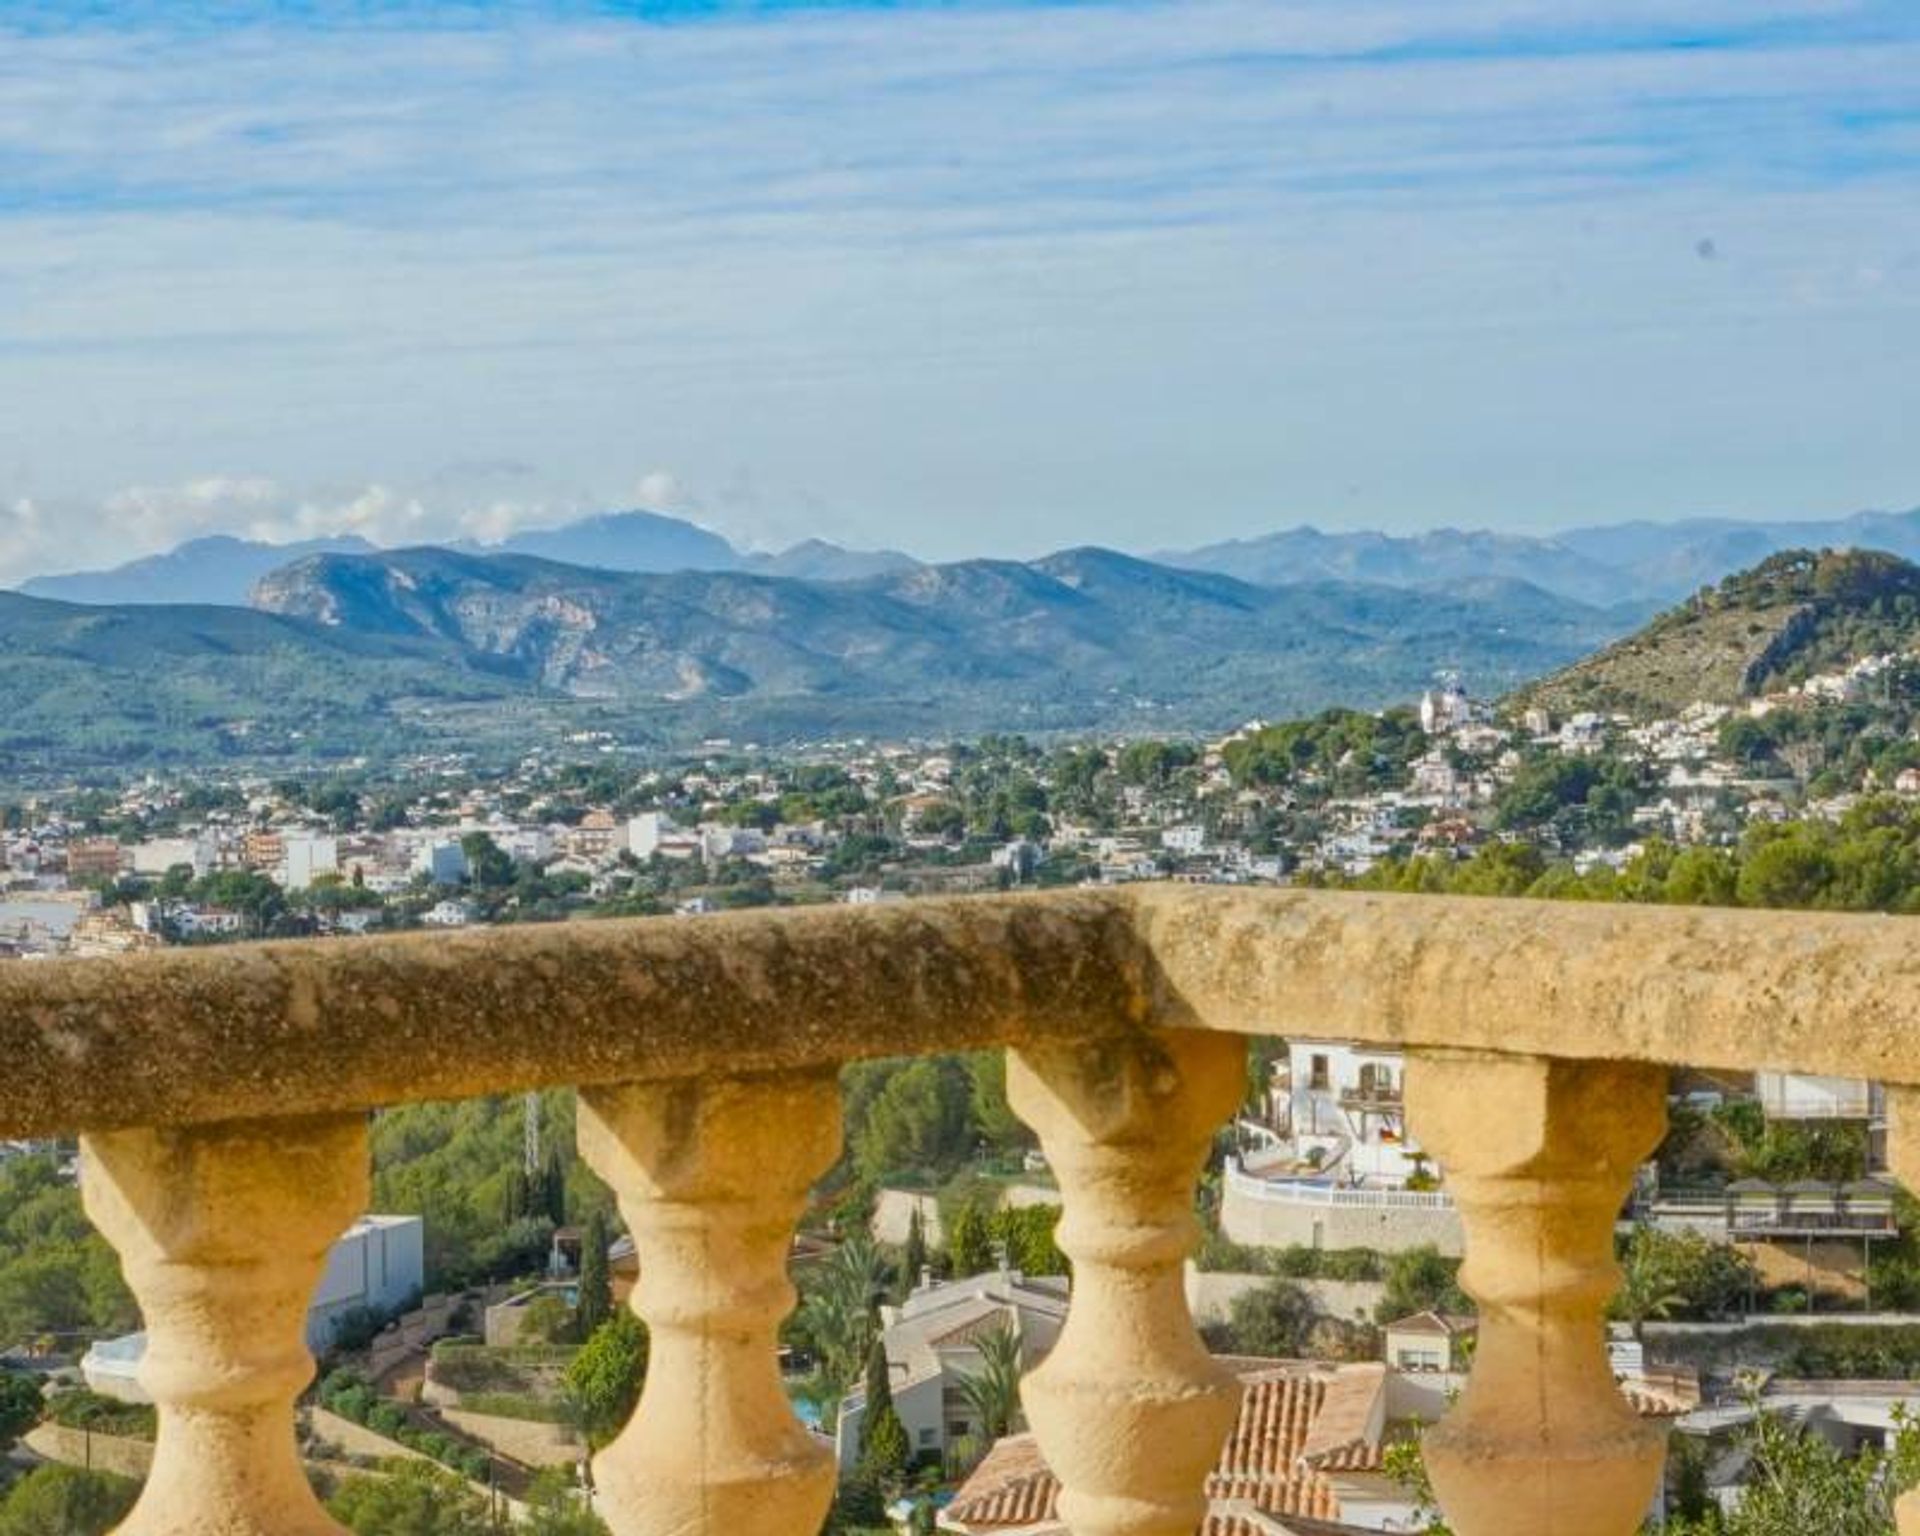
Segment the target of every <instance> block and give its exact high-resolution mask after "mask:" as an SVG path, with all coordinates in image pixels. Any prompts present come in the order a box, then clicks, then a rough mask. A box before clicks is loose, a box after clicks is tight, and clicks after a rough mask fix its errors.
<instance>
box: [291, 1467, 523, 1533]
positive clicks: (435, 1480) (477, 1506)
mask: <svg viewBox="0 0 1920 1536" xmlns="http://www.w3.org/2000/svg"><path fill="white" fill-rule="evenodd" d="M327 1508H328V1510H329V1511H330V1512H331V1513H332V1514H333V1516H334V1518H335V1519H336V1520H338V1521H340V1523H341V1524H342V1525H344V1526H346V1527H347V1529H348V1530H350V1531H352V1532H353V1533H354V1536H494V1525H493V1519H492V1517H491V1516H490V1515H489V1514H488V1512H487V1500H486V1496H485V1495H484V1494H482V1493H480V1492H478V1491H476V1490H475V1489H474V1488H473V1487H472V1486H471V1485H469V1484H468V1483H467V1481H466V1480H465V1479H464V1478H462V1477H460V1476H458V1475H457V1474H455V1473H452V1472H449V1471H447V1470H446V1469H445V1468H444V1467H437V1466H434V1465H433V1464H432V1463H430V1462H424V1461H401V1462H395V1463H394V1464H393V1465H392V1467H391V1468H390V1469H388V1470H386V1471H383V1472H382V1473H381V1474H380V1475H379V1476H377V1477H354V1478H349V1479H348V1480H347V1481H346V1482H345V1483H343V1484H341V1486H340V1490H339V1492H337V1493H336V1494H334V1496H333V1498H332V1499H331V1500H329V1501H328V1504H327Z"/></svg>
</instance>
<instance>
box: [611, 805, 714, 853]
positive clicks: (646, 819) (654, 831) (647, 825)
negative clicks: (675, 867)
mask: <svg viewBox="0 0 1920 1536" xmlns="http://www.w3.org/2000/svg"><path fill="white" fill-rule="evenodd" d="M627 851H628V852H629V853H631V854H632V855H633V856H634V857H635V858H636V859H639V860H640V861H641V862H642V863H645V862H646V861H647V860H648V859H650V858H652V857H653V856H654V855H655V854H658V855H659V856H660V857H661V858H663V859H691V858H693V857H695V856H696V855H697V854H698V853H699V852H700V839H699V837H698V836H697V835H696V834H694V833H693V832H690V831H688V830H687V829H686V828H685V827H682V826H681V825H680V824H679V823H678V822H676V821H675V820H674V819H673V818H672V817H671V816H669V815H668V814H667V813H666V812H665V811H642V812H641V813H640V814H639V815H638V816H636V817H634V818H633V819H632V820H631V821H629V822H628V823H627Z"/></svg>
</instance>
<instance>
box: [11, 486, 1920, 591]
mask: <svg viewBox="0 0 1920 1536" xmlns="http://www.w3.org/2000/svg"><path fill="white" fill-rule="evenodd" d="M447 547H448V548H451V549H454V550H457V551H459V552H461V553H466V554H476V555H532V556H536V557H538V558H541V559H546V560H556V561H560V562H562V563H564V564H568V565H579V566H592V567H595V568H598V569H603V570H611V571H628V572H654V573H666V572H672V571H739V572H747V573H752V574H756V575H762V576H791V577H797V578H800V579H803V580H808V581H859V580H864V579H866V578H869V577H874V576H885V575H895V574H899V573H901V572H903V571H908V570H912V569H915V568H916V567H918V566H919V565H920V564H921V562H920V561H917V560H915V559H914V558H913V557H912V556H911V555H907V554H903V553H902V552H900V551H899V550H890V549H882V550H856V549H847V548H844V547H843V546H841V545H838V544H832V543H828V542H827V541H825V540H822V539H809V540H806V541H804V542H802V543H799V544H796V545H794V546H793V547H791V548H790V549H786V550H783V551H781V552H779V553H777V554H769V553H762V552H753V551H745V550H741V549H739V548H737V547H736V546H735V545H734V544H732V543H731V542H730V541H729V540H727V539H726V538H724V537H723V536H721V535H720V534H718V533H715V532H713V531H712V530H711V529H707V528H702V527H700V526H699V525H697V524H695V523H692V522H689V521H687V520H686V519H684V518H678V517H671V516H668V515H666V514H664V513H658V512H649V511H645V510H641V509H634V510H630V511H623V512H607V513H601V514H598V515H596V516H592V517H587V518H582V519H579V520H577V521H575V522H570V523H566V524H563V525H562V526H560V527H557V528H544V529H530V530H526V531H523V532H521V533H517V534H514V535H512V536H511V537H509V538H507V539H505V540H503V541H501V542H500V543H497V544H488V545H483V544H476V543H472V542H469V541H461V542H457V543H454V544H451V545H448V546H447ZM1822 548H1828V549H1880V550H1885V551H1887V552H1889V553H1891V554H1896V555H1900V556H1902V557H1903V558H1907V559H1920V508H1916V509H1915V510H1913V511H1909V512H1861V513H1856V514H1854V515H1853V516H1851V517H1843V518H1833V519H1828V520H1824V521H1822V520H1802V521H1798V522H1789V523H1767V522H1755V521H1741V520H1737V519H1715V518H1694V519H1689V520H1683V521H1679V522H1669V523H1661V522H1626V523H1612V524H1602V525H1598V526H1594V527H1588V528H1574V529H1571V530H1569V531H1567V532H1565V533H1560V534H1556V535H1553V536H1551V537H1538V536H1533V535H1528V534H1515V533H1493V532H1489V531H1486V530H1478V531H1476V530H1461V529H1454V528H1442V529H1436V530H1433V531H1431V532H1428V533H1421V534H1411V535H1397V534H1387V533H1377V532H1369V531H1364V530H1362V531H1356V532H1334V533H1329V532H1324V531H1322V530H1320V529H1317V528H1312V527H1297V528H1289V529H1283V530H1280V531H1279V532H1275V533H1270V534H1265V535H1262V536H1260V537H1258V538H1249V539H1232V540H1227V541H1225V542H1221V543H1214V544H1206V545H1201V546H1198V547H1196V548H1190V549H1168V550H1162V551H1159V552H1157V553H1155V554H1152V555H1150V556H1148V557H1147V558H1149V559H1151V560H1154V561H1155V562H1157V563H1159V564H1162V565H1171V566H1178V567H1181V568H1182V569H1186V570H1196V571H1206V572H1210V573H1212V574H1214V575H1219V576H1231V577H1233V578H1235V579H1237V580H1239V581H1244V582H1249V583H1251V584H1253V585H1255V586H1275V587H1277V586H1294V585H1299V584H1301V583H1310V582H1320V581H1349V582H1365V583H1370V584H1376V585H1383V586H1393V587H1413V588H1422V589H1426V588H1450V587H1455V586H1457V585H1458V584H1459V583H1461V582H1467V581H1474V580H1480V579H1484V578H1489V577H1493V578H1503V579H1506V580H1511V581H1517V582H1524V583H1526V584H1527V585H1529V586H1532V587H1538V588H1540V589H1542V590H1544V591H1547V592H1551V593H1554V594H1556V595H1557V596H1560V597H1564V598H1568V599H1570V600H1572V601H1573V602H1576V603H1583V604H1587V605H1589V606H1592V607H1599V608H1619V609H1620V610H1621V611H1622V612H1623V613H1630V614H1632V613H1637V614H1638V615H1639V616H1645V615H1647V614H1650V613H1652V612H1654V611H1656V610H1657V609H1659V608H1661V607H1664V606H1666V605H1667V604H1670V603H1673V602H1677V601H1679V600H1680V599H1681V598H1684V597H1686V596H1688V595H1689V594H1690V593H1693V592H1696V591H1699V590H1701V589H1702V588H1704V587H1708V586H1711V585H1712V584H1713V583H1715V582H1717V581H1719V580H1720V579H1721V578H1722V577H1724V576H1727V575H1730V574H1731V573H1733V572H1735V571H1738V570H1742V569H1745V568H1746V567H1749V566H1752V565H1755V564H1757V563H1758V562H1760V561H1762V560H1764V559H1766V557H1767V556H1769V555H1772V554H1777V553H1779V552H1781V551H1783V550H1789V549H1822ZM372 552H373V546H372V545H371V544H369V543H367V542H366V541H365V540H364V539H360V538H357V537H354V536H352V535H347V536H343V537H340V538H332V539H316V540H312V541H309V542H307V543H303V544H284V545H275V544H269V543H261V542H257V541H249V540H244V539H236V538H231V537H228V536H225V535H219V536H215V537H211V538H201V539H194V540H191V541H189V542H188V543H185V544H182V545H180V546H179V547H178V548H176V549H173V550H170V551H168V552H167V553H165V554H160V555H152V556H148V557H146V558H144V559H140V560H135V561H132V562H129V563H128V564H126V565H121V566H116V567H113V568H111V569H107V570H98V571H82V572H75V573H72V574H68V575H54V576H39V577H35V578H33V579H32V580H30V581H28V582H26V583H24V584H23V585H22V587H21V591H23V592H25V593H26V594H28V595H29V596H32V597H49V598H55V599H58V600H60V601H63V602H76V603H224V604H233V605H239V604H243V603H245V602H246V601H247V599H248V595H249V594H250V593H251V591H252V589H253V586H254V584H255V583H256V582H258V581H259V580H260V579H261V578H262V577H263V576H265V575H267V574H268V573H269V572H270V571H273V570H276V569H278V568H279V567H281V566H284V565H287V564H290V563H291V562H293V561H295V560H298V559H300V558H302V557H303V556H305V555H309V554H322V553H358V554H367V553H372Z"/></svg>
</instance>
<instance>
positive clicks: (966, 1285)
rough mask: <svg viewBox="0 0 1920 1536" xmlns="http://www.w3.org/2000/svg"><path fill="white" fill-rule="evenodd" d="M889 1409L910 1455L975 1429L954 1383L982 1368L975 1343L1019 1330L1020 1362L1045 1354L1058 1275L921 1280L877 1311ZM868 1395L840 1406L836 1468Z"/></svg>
mask: <svg viewBox="0 0 1920 1536" xmlns="http://www.w3.org/2000/svg"><path fill="white" fill-rule="evenodd" d="M880 1319H881V1324H882V1332H881V1338H882V1339H883V1340H884V1341H885V1343H886V1350H887V1368H888V1371H889V1372H890V1374H891V1378H892V1379H891V1381H890V1383H889V1385H890V1386H891V1388H892V1391H893V1408H894V1412H895V1413H897V1414H899V1415H900V1422H901V1424H902V1425H903V1426H905V1428H906V1431H907V1444H908V1445H910V1446H911V1447H912V1448H913V1451H914V1453H915V1454H916V1455H921V1454H926V1455H938V1456H941V1457H944V1456H945V1455H946V1453H947V1450H948V1448H949V1447H950V1446H952V1445H953V1444H955V1443H956V1442H957V1441H959V1440H962V1439H966V1438H968V1437H970V1436H972V1435H973V1434H975V1433H976V1431H977V1428H978V1426H976V1425H975V1424H974V1423H973V1422H972V1420H971V1418H970V1416H969V1415H970V1413H971V1410H970V1409H969V1408H968V1407H967V1404H966V1399H965V1398H964V1397H963V1396H961V1394H960V1391H959V1387H960V1383H961V1381H962V1379H963V1378H965V1377H967V1376H970V1375H973V1374H975V1373H977V1372H978V1371H979V1370H980V1369H981V1365H982V1357H981V1354H980V1341H981V1339H982V1338H984V1337H985V1336H987V1335H988V1334H989V1333H991V1332H993V1331H995V1330H999V1329H1008V1328H1012V1329H1017V1330H1018V1332H1019V1335H1020V1343H1021V1353H1022V1355H1023V1357H1024V1365H1025V1366H1026V1367H1028V1368H1031V1367H1032V1366H1033V1365H1035V1364H1037V1363H1038V1362H1039V1361H1040V1360H1041V1359H1043V1358H1044V1357H1045V1356H1046V1354H1047V1352H1048V1351H1049V1350H1051V1349H1052V1348H1053V1345H1054V1341H1055V1340H1056V1339H1058V1338H1059V1337H1060V1330H1061V1328H1062V1327H1064V1326H1065V1325H1066V1321H1067V1281H1066V1278H1065V1277H1064V1276H1052V1275H1048V1276H1038V1277H1035V1278H1034V1279H1031V1280H1029V1279H1027V1278H1025V1277H1024V1276H1022V1275H1021V1274H1020V1273H1019V1272H1018V1271H1013V1272H998V1273H990V1274H984V1275H974V1276H972V1277H971V1278H970V1279H966V1280H954V1281H950V1282H941V1281H934V1282H932V1283H930V1284H924V1285H922V1286H920V1288H919V1289H917V1290H916V1291H914V1293H913V1294H912V1295H911V1296H909V1297H908V1298H907V1299H906V1301H905V1302H904V1303H902V1304H901V1305H900V1306H898V1307H882V1308H881V1309H880ZM866 1407H867V1400H866V1393H865V1391H864V1390H858V1391H855V1392H852V1393H850V1394H849V1395H848V1396H847V1397H846V1399H845V1400H844V1401H843V1402H842V1403H841V1405H840V1420H839V1423H838V1425H837V1426H836V1430H835V1435H834V1444H835V1448H836V1449H837V1451H838V1453H839V1457H840V1465H841V1467H842V1468H850V1467H852V1466H853V1465H854V1464H855V1462H857V1461H858V1460H859V1456H860V1428H861V1425H862V1424H863V1423H864V1422H865V1418H866Z"/></svg>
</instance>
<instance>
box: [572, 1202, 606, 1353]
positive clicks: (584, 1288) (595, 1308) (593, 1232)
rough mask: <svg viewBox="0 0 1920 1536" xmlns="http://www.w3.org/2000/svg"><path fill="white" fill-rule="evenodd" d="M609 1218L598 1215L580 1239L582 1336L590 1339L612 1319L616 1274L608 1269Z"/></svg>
mask: <svg viewBox="0 0 1920 1536" xmlns="http://www.w3.org/2000/svg"><path fill="white" fill-rule="evenodd" d="M607 1241H608V1235H607V1218H606V1216H605V1215H604V1214H603V1213H602V1212H600V1211H595V1212H594V1213H593V1215H591V1216H590V1217H588V1218H587V1230H586V1233H585V1235H583V1236H582V1237H581V1239H580V1332H581V1335H582V1336H583V1337H585V1336H587V1335H590V1334H591V1333H592V1332H593V1330H594V1329H596V1328H598V1327H599V1326H600V1325H601V1324H602V1323H604V1322H605V1321H606V1320H607V1319H608V1318H609V1317H611V1316H613V1274H612V1271H611V1270H609V1269H608V1267H607Z"/></svg>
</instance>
